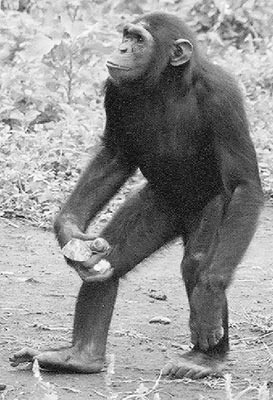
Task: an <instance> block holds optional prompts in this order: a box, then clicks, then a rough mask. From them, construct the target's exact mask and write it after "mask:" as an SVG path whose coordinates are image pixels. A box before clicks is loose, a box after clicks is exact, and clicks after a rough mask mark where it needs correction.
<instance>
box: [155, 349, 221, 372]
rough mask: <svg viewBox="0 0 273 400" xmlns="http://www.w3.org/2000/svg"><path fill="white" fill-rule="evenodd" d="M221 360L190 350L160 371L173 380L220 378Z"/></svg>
mask: <svg viewBox="0 0 273 400" xmlns="http://www.w3.org/2000/svg"><path fill="white" fill-rule="evenodd" d="M223 367H224V362H223V358H218V359H217V358H216V357H212V356H209V355H207V354H204V353H201V352H198V351H195V350H192V351H189V352H188V353H185V354H184V355H183V356H182V357H181V359H179V361H177V362H170V363H168V364H167V365H165V367H164V368H163V370H162V375H165V376H166V375H167V376H169V377H170V378H173V379H179V378H191V379H199V378H204V377H206V376H222V370H223Z"/></svg>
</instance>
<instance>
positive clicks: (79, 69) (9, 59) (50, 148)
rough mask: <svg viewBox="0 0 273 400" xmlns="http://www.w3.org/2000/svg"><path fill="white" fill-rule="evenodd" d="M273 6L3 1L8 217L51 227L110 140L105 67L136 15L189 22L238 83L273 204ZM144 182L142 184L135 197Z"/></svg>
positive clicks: (2, 121)
mask: <svg viewBox="0 0 273 400" xmlns="http://www.w3.org/2000/svg"><path fill="white" fill-rule="evenodd" d="M272 5H273V4H272V0H270V1H267V0H259V1H257V0H247V1H246V0H239V1H237V0H224V1H222V0H202V1H195V2H192V1H189V0H184V1H180V0H164V1H163V0H138V1H136V0H130V1H125V0H118V1H117V0H115V1H111V0H95V1H89V0H58V1H53V0H35V1H34V0H9V1H7V0H2V1H1V9H0V33H1V35H0V66H1V76H0V131H1V135H0V167H1V176H0V204H1V207H0V217H22V218H27V219H29V220H31V221H32V222H34V223H35V224H37V225H39V226H49V225H51V221H52V218H53V216H54V215H55V213H56V211H57V210H58V208H59V207H60V204H61V203H62V202H63V200H64V198H66V197H67V196H68V194H69V192H70V191H71V188H72V187H73V186H74V185H75V182H76V180H77V178H78V175H79V173H80V171H81V169H82V168H83V167H84V165H85V164H86V162H87V160H88V158H89V157H90V155H92V153H93V152H94V151H95V147H96V144H97V142H98V139H99V137H100V135H101V134H102V131H103V125H104V112H103V106H102V102H103V81H104V80H105V79H106V77H107V72H106V69H105V67H104V64H105V60H106V58H107V55H108V54H109V53H110V52H111V51H112V48H113V47H114V45H115V44H116V43H118V41H119V34H118V31H120V27H121V26H122V23H123V21H124V20H126V19H131V18H132V15H133V14H141V13H143V12H147V11H154V10H164V11H169V12H174V13H176V14H177V15H181V16H182V17H183V18H184V19H186V20H187V21H188V23H189V24H190V25H191V26H192V28H193V29H194V30H195V31H196V32H197V34H198V36H199V39H200V41H201V43H202V44H203V45H204V47H206V48H207V50H208V53H209V55H210V56H211V57H213V59H214V60H215V62H217V63H219V64H221V65H223V66H224V67H225V68H227V69H229V70H231V71H232V72H233V73H235V74H236V75H237V77H238V79H239V81H240V84H241V87H242V90H243V92H244V93H245V95H246V99H247V100H246V103H247V110H248V114H249V118H250V123H251V132H252V135H253V139H254V142H255V145H256V148H257V152H258V158H259V165H260V170H261V177H262V182H263V187H264V190H265V193H266V195H267V196H268V197H270V196H271V197H272V196H273V162H272V159H273V157H272V149H273V134H272V126H273V102H272V94H273V70H272V63H273V44H272V43H273V42H272V35H273V7H272ZM141 179H142V177H141V176H140V175H138V176H137V177H136V178H135V179H133V180H132V182H131V183H130V185H129V187H127V188H126V189H125V193H126V192H128V191H130V187H131V185H133V184H135V182H138V181H139V180H141ZM123 196H124V192H123V193H122V194H121V195H119V196H118V200H117V201H118V202H119V201H120V200H122V198H123ZM115 204H116V201H115V202H114V203H113V205H111V206H110V208H108V210H109V211H111V210H112V208H113V207H115Z"/></svg>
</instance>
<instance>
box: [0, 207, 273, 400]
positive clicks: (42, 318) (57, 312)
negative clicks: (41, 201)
mask: <svg viewBox="0 0 273 400" xmlns="http://www.w3.org/2000/svg"><path fill="white" fill-rule="evenodd" d="M272 221H273V208H270V207H267V208H266V209H265V210H264V212H263V215H262V217H261V223H260V226H259V229H258V232H257V234H256V236H255V239H254V240H253V242H252V244H251V247H250V249H249V251H248V253H247V255H246V257H245V259H244V261H243V262H242V264H241V265H240V267H239V268H238V270H237V273H236V279H235V281H234V283H233V285H232V287H231V289H230V290H229V300H230V333H231V352H230V356H229V361H228V365H227V372H228V373H231V374H232V392H233V393H234V395H235V394H237V393H239V392H241V391H242V390H243V389H246V388H248V387H249V386H253V387H254V388H253V390H250V391H249V392H248V393H247V394H246V395H244V396H243V397H242V399H248V400H250V399H258V390H257V388H260V387H261V386H262V385H263V383H264V382H267V386H268V387H269V389H270V392H271V396H273V314H272V292H273V224H272ZM0 238H1V240H0V249H1V260H0V283H1V297H0V309H1V314H0V332H1V334H0V350H1V354H0V360H1V363H0V384H3V385H6V390H4V391H1V392H0V399H2V400H3V399H5V400H11V399H12V400H15V399H20V400H23V399H24V400H36V399H44V400H57V399H65V400H72V399H79V400H81V399H83V400H86V399H118V400H120V399H125V398H130V399H137V398H138V399H144V398H145V399H152V400H159V399H161V400H165V399H166V400H167V399H183V400H201V399H203V400H208V399H219V400H220V399H221V400H224V399H226V394H225V381H224V379H222V378H220V379H217V378H210V379H202V380H200V381H197V382H193V381H191V380H189V379H183V380H179V381H172V380H166V379H161V380H160V382H159V385H158V387H157V389H159V392H158V394H156V391H155V390H152V389H153V387H154V385H155V382H156V379H157V377H158V375H159V372H160V369H161V368H162V367H163V366H164V364H165V363H166V362H167V361H168V360H170V359H172V358H175V357H179V355H180V354H182V353H183V351H185V350H187V349H188V345H189V329H188V317H189V309H188V304H187V299H186V295H185V290H184V287H183V282H182V280H181V277H180V272H179V265H180V261H181V258H182V254H183V249H182V247H181V244H179V243H176V244H174V245H172V246H171V247H170V248H169V249H167V250H166V249H165V250H164V251H163V252H161V253H159V254H158V255H156V256H154V257H153V258H152V259H151V260H149V261H148V262H146V263H145V265H142V266H139V267H138V268H137V269H136V271H134V272H132V273H131V274H129V276H128V277H127V278H126V279H125V280H123V282H122V284H121V288H120V292H119V298H118V302H117V305H116V308H115V314H114V318H113V322H112V325H111V332H110V336H109V341H108V362H109V364H108V365H110V367H108V370H105V372H103V373H101V374H98V375H77V374H75V375H68V374H65V375H62V374H52V373H46V372H44V371H42V372H41V377H40V378H39V377H38V378H37V377H35V376H34V375H33V373H32V371H31V369H22V368H21V369H14V368H12V367H10V366H9V362H8V357H9V355H11V354H12V353H13V352H14V351H16V350H18V349H20V348H21V347H23V346H32V347H35V348H40V349H44V348H47V347H48V346H49V347H51V348H52V347H58V346H63V345H67V344H68V343H69V341H70V338H71V327H72V321H73V311H74V304H75V299H76V296H77V292H78V289H79V286H80V279H79V278H78V276H77V275H76V273H75V272H74V271H72V270H71V269H69V267H68V266H67V265H66V264H65V262H64V261H63V259H62V256H61V254H60V252H59V249H58V247H57V244H56V242H55V240H54V236H53V234H52V233H50V232H44V231H41V230H39V229H36V228H33V227H31V226H29V225H27V224H23V223H21V222H18V221H8V220H4V219H0ZM153 317H167V318H169V320H170V323H169V324H167V325H164V324H151V323H149V321H150V319H151V318H153ZM41 378H42V380H41ZM271 386H272V387H271ZM146 389H151V392H150V394H148V395H147V397H144V396H143V394H142V397H141V396H140V395H139V396H140V397H133V396H130V394H133V393H136V391H138V392H139V393H140V394H141V393H143V392H144V391H145V390H146ZM1 396H2V397H1ZM260 398H262V399H263V398H265V397H259V399H260ZM270 398H273V397H270Z"/></svg>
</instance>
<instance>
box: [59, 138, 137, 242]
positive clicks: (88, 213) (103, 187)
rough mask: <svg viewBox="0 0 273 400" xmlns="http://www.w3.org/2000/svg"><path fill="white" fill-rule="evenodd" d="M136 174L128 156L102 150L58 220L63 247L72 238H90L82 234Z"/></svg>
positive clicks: (82, 177) (80, 180)
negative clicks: (127, 158)
mask: <svg viewBox="0 0 273 400" xmlns="http://www.w3.org/2000/svg"><path fill="white" fill-rule="evenodd" d="M134 171H135V168H134V167H133V166H132V165H131V164H130V163H129V161H128V160H126V158H125V157H123V156H122V155H120V154H119V153H118V152H113V151H111V149H107V148H106V147H105V146H103V147H102V149H101V150H100V151H99V152H98V153H97V155H96V156H95V158H94V159H93V160H92V161H91V162H90V163H89V165H88V166H87V168H86V170H85V172H84V173H83V174H82V176H81V177H80V179H79V181H78V183H77V185H76V187H75V189H74V190H73V192H72V194H71V196H70V197H69V198H68V200H67V202H66V203H65V204H64V206H63V208H62V210H61V212H60V213H59V215H58V216H57V218H56V221H55V224H54V229H55V233H56V236H57V238H58V241H59V244H60V246H61V247H63V246H64V245H65V244H66V243H67V242H68V241H69V240H71V239H72V238H73V237H77V238H82V239H84V238H85V239H86V238H87V236H86V235H85V234H83V232H84V231H85V229H86V228H87V226H88V224H89V222H90V221H91V220H92V219H93V218H94V217H95V215H96V214H97V213H98V212H99V211H100V210H101V209H102V207H103V206H104V205H105V204H106V203H107V202H108V201H109V200H110V199H111V197H112V196H113V195H114V194H115V193H116V192H117V191H118V189H119V188H120V187H121V186H122V185H123V184H124V183H125V181H126V180H127V179H128V178H129V177H130V176H131V175H132V174H133V173H134Z"/></svg>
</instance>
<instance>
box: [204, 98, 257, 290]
mask: <svg viewBox="0 0 273 400" xmlns="http://www.w3.org/2000/svg"><path fill="white" fill-rule="evenodd" d="M239 106H240V103H238V108H239ZM225 109H226V114H225V112H223V111H222V113H219V115H220V116H222V119H220V118H218V119H215V121H217V122H216V123H215V126H216V130H215V152H216V157H217V161H218V165H219V169H220V171H221V176H222V183H223V187H224V196H225V198H226V207H225V214H224V218H223V221H222V224H221V227H220V230H219V232H218V234H219V246H218V248H217V252H216V253H215V255H214V259H213V262H212V264H211V266H210V268H209V270H207V271H205V273H204V275H203V282H207V284H208V285H209V286H210V287H211V288H214V289H216V290H217V289H220V290H222V289H224V288H226V287H227V286H228V285H229V284H230V282H231V279H232V275H233V273H234V269H235V267H236V266H237V265H238V263H239V262H240V261H241V259H242V257H243V255H244V253H245V251H246V249H247V247H248V244H249V243H250V240H251V239H252V236H253V235H254V233H255V230H256V228H257V222H258V217H259V214H260V212H261V208H262V206H263V193H262V188H261V183H260V178H259V172H258V166H257V159H256V154H255V150H254V147H253V144H252V141H251V139H250V137H249V133H248V126H247V124H246V121H245V120H244V119H243V116H244V112H243V111H240V110H239V111H238V113H236V112H231V111H230V110H228V107H227V106H226V108H225ZM225 118H226V119H227V122H228V123H227V124H226V125H223V120H224V119H225ZM218 121H219V126H217V124H218ZM225 127H226V128H225Z"/></svg>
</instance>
